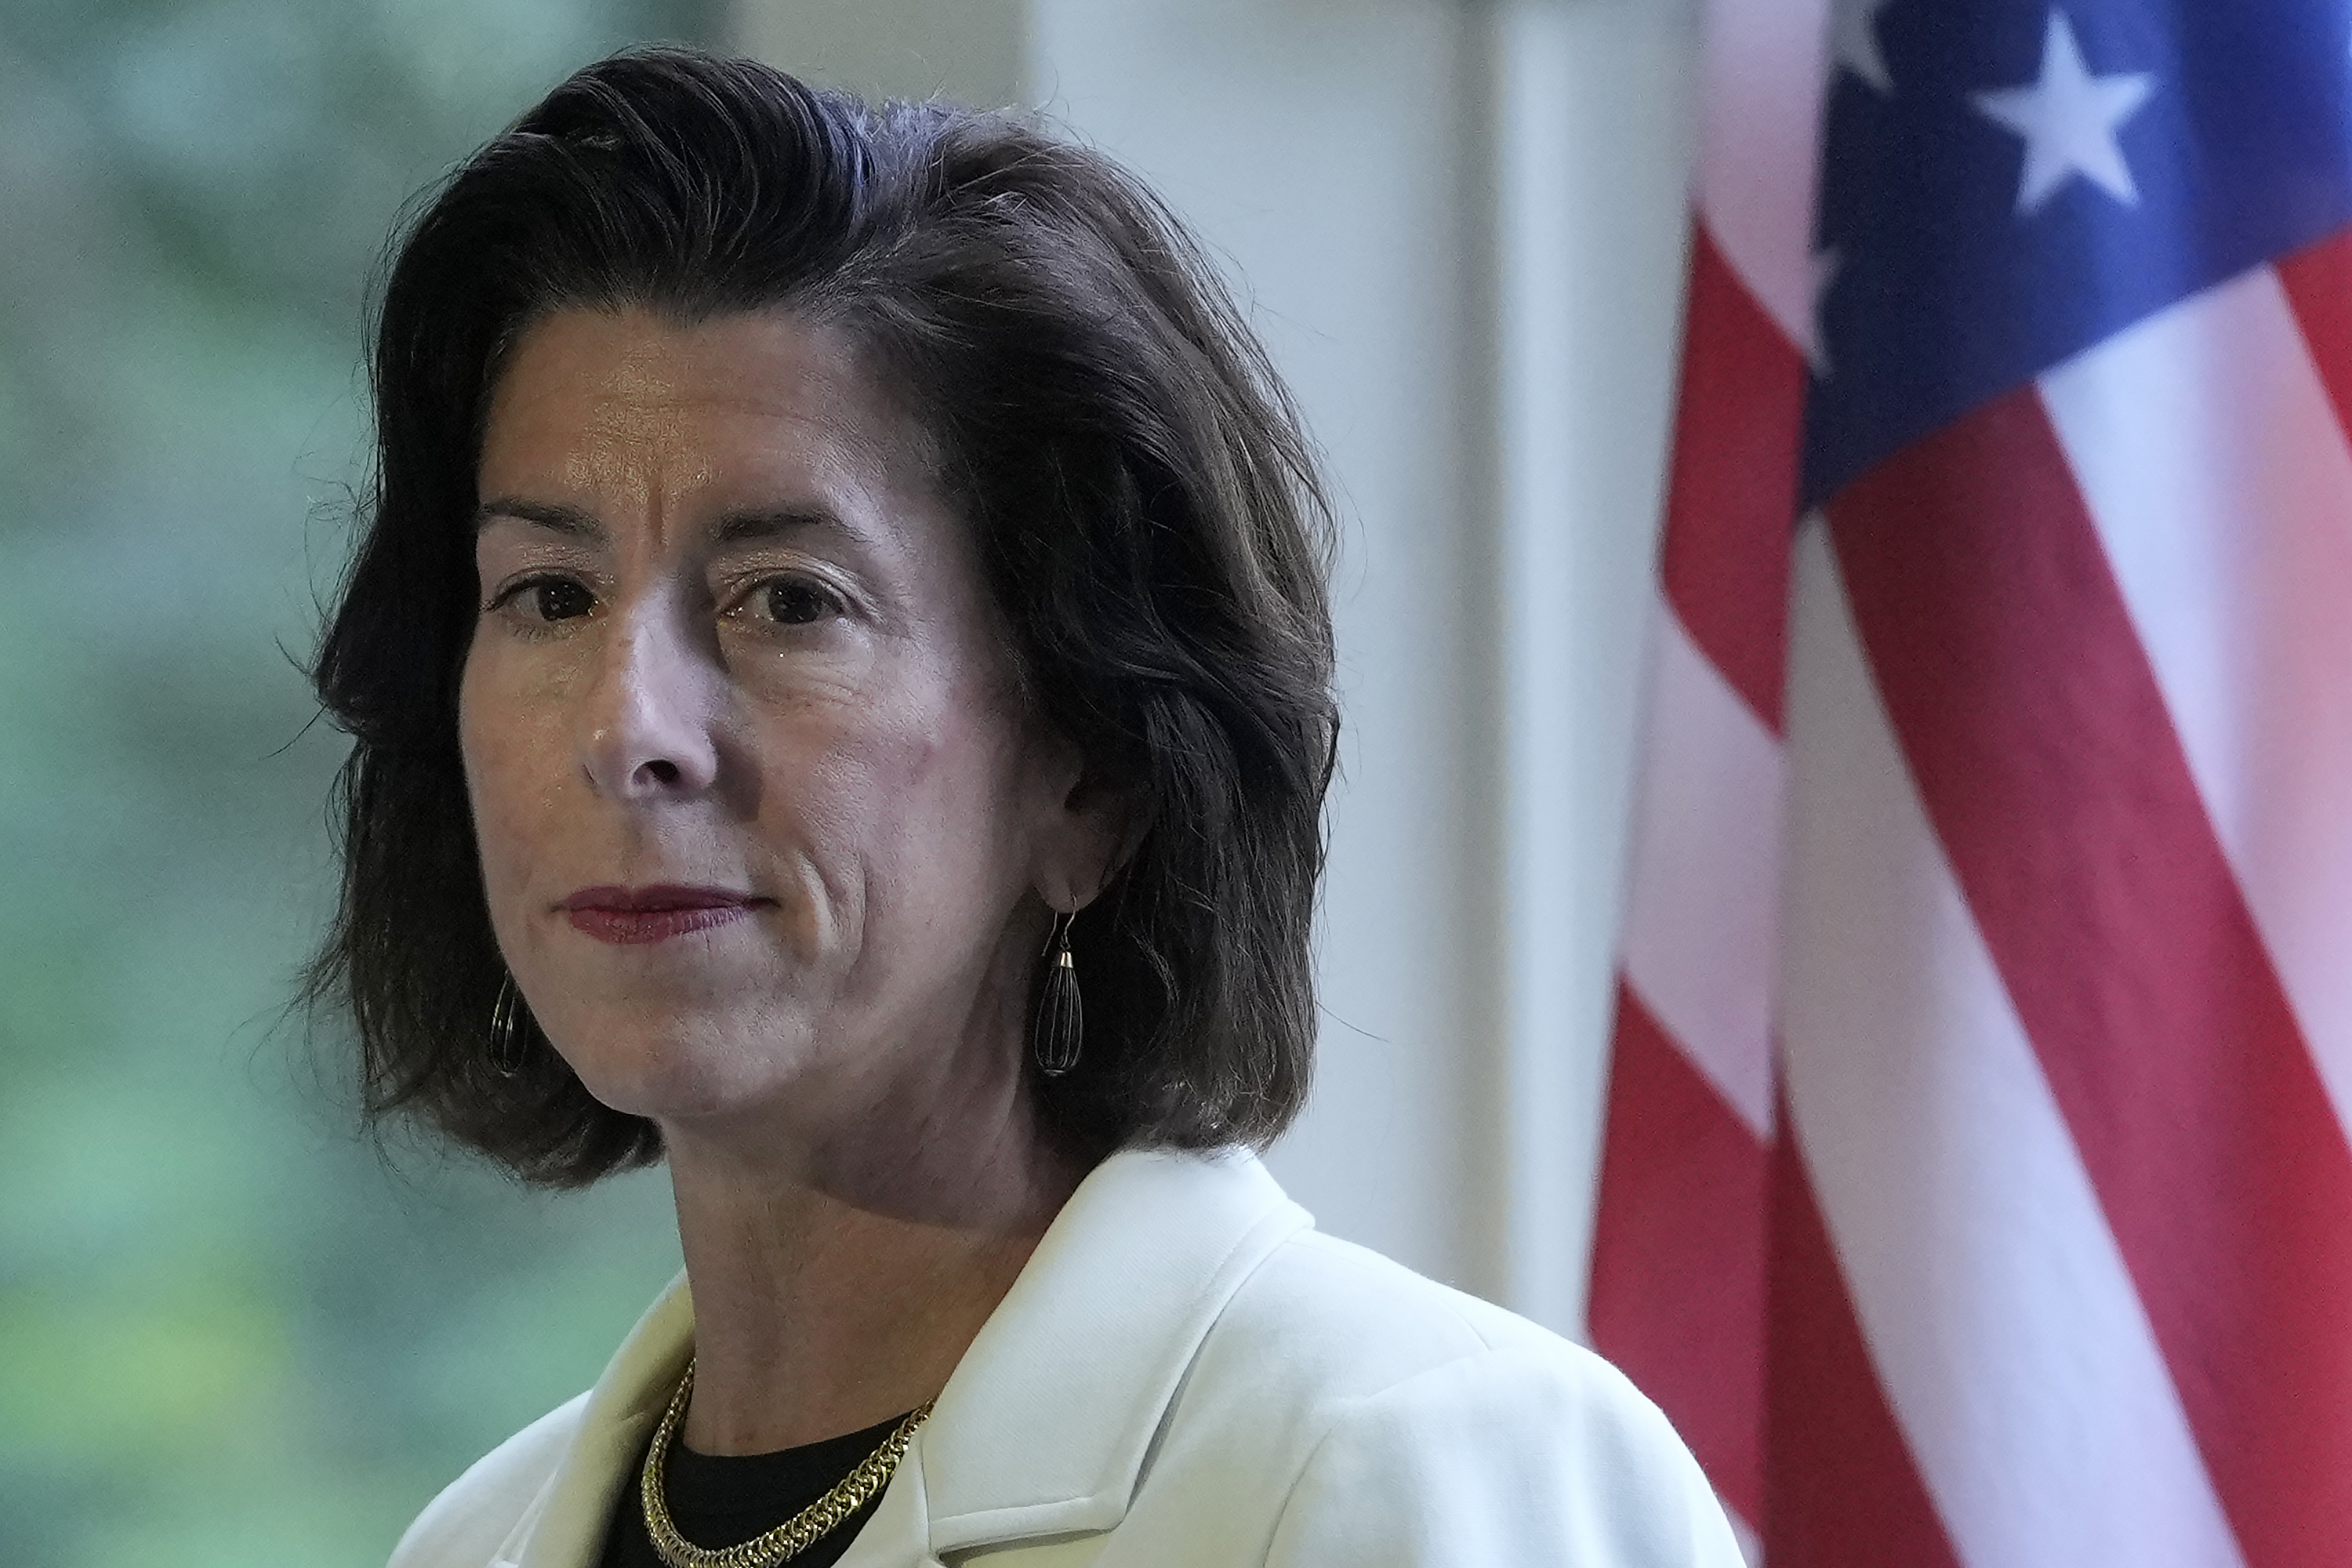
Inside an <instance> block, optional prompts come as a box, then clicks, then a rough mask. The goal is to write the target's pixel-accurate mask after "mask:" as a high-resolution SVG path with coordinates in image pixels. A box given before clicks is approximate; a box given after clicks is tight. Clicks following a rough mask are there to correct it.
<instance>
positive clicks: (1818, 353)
mask: <svg viewBox="0 0 2352 1568" xmlns="http://www.w3.org/2000/svg"><path fill="white" fill-rule="evenodd" d="M1844 265H1845V258H1844V257H1843V256H1840V255H1839V254H1838V253H1837V252H1836V251H1835V250H1816V251H1814V252H1813V255H1812V259H1811V263H1810V264H1809V265H1808V266H1807V268H1806V270H1807V272H1809V273H1810V274H1811V283H1812V290H1813V313H1812V316H1811V319H1810V320H1809V321H1807V323H1806V324H1807V325H1808V326H1809V327H1811V329H1812V330H1811V331H1810V332H1808V333H1807V334H1806V338H1805V363H1808V364H1810V365H1811V366H1812V370H1813V375H1814V377H1815V379H1817V380H1821V381H1827V380H1828V379H1829V378H1830V345H1829V342H1828V339H1829V333H1828V332H1827V331H1824V330H1823V328H1822V306H1823V305H1825V304H1827V303H1828V302H1829V297H1830V286H1831V285H1832V284H1833V283H1835V282H1836V281H1837V275H1838V269H1839V268H1842V267H1843V266H1844Z"/></svg>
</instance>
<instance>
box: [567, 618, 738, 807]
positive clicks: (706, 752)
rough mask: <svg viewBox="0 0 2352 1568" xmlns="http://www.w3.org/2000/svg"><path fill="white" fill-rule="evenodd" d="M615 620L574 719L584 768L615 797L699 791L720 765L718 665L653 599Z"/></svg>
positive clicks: (650, 798) (601, 789)
mask: <svg viewBox="0 0 2352 1568" xmlns="http://www.w3.org/2000/svg"><path fill="white" fill-rule="evenodd" d="M615 621H616V624H615V625H614V628H613V631H612V633H611V634H610V636H609V637H608V638H607V640H606V642H605V645H604V662H603V667H602V668H600V669H599V671H598V672H597V677H596V684H595V688H594V689H593V692H592V694H591V696H590V699H589V701H588V704H587V710H586V712H585V714H584V715H583V721H582V723H581V726H580V762H581V766H582V769H583V771H584V772H585V773H587V775H588V782H589V784H591V785H592V786H593V787H594V789H595V790H596V792H597V793H598V794H599V795H604V796H606V797H607V798H609V799H613V800H625V801H656V800H661V799H664V798H669V797H677V798H685V797H688V796H692V795H699V794H701V793H702V792H704V791H706V790H708V789H709V788H710V787H711V785H712V784H714V783H715V782H716V781H717V777H718V772H719V748H718V745H717V742H716V740H715V738H714V736H713V734H712V724H713V723H714V721H715V718H716V709H717V691H716V689H715V679H714V678H715V676H716V674H717V671H716V669H715V668H713V667H712V662H711V660H710V659H709V658H706V657H704V655H703V654H702V652H701V650H699V649H698V648H697V647H695V646H694V643H693V639H692V637H691V636H690V635H689V634H688V630H687V628H686V627H685V626H683V625H682V624H681V622H680V620H679V618H678V617H677V616H676V615H675V614H672V613H670V611H669V609H668V607H667V606H666V605H662V604H661V603H659V602H658V601H657V600H656V601H653V602H647V603H645V604H641V605H635V606H632V607H631V609H630V610H629V611H628V612H627V613H625V614H624V615H622V616H617V617H615Z"/></svg>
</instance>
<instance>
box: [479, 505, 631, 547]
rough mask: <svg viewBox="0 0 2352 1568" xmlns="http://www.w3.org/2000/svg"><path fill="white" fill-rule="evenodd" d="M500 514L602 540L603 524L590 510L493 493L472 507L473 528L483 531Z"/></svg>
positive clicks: (576, 535)
mask: <svg viewBox="0 0 2352 1568" xmlns="http://www.w3.org/2000/svg"><path fill="white" fill-rule="evenodd" d="M502 517H510V518H513V519H515V520H516V521H519V522H528V523H533V524H536V525H537V526H539V527H541V528H544V529H547V530H549V531H551V532H555V533H561V534H563V535H565V536H566V537H568V538H572V539H585V540H589V541H591V542H599V543H601V542H603V540H604V524H603V523H601V522H598V521H596V518H595V515H594V514H593V513H592V512H588V511H583V510H581V509H580V508H578V507H576V506H560V505H552V504H550V503H548V502H545V501H535V500H516V499H515V498H513V497H511V496H493V497H492V498H491V499H490V500H486V501H484V502H483V503H482V504H481V505H479V506H478V507H476V508H475V509H474V531H475V532H476V533H479V532H481V531H482V530H484V529H486V528H488V527H489V526H490V524H491V523H493V522H495V521H498V520H499V518H502Z"/></svg>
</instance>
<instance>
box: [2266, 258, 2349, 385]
mask: <svg viewBox="0 0 2352 1568" xmlns="http://www.w3.org/2000/svg"><path fill="white" fill-rule="evenodd" d="M2278 275H2279V281H2280V282H2281V283H2284V285H2285V286H2286V297H2287V302H2288V303H2289V304H2291V305H2292V306H2294V316H2295V321H2296V322H2297V323H2298V324H2299V325H2300V326H2301V327H2302V328H2303V339H2304V342H2306V343H2308V344H2310V345H2311V358H2312V363H2314V364H2315V365H2317V366H2318V367H2319V379H2320V381H2321V382H2322V383H2324V384H2326V387H2327V396H2328V400H2329V401H2330V402H2332V403H2334V404H2335V405H2336V423H2337V424H2339V425H2341V426H2343V427H2344V428H2345V429H2346V430H2347V431H2352V229H2345V230H2342V231H2340V232H2338V233H2336V234H2335V235H2333V236H2331V237H2328V238H2326V239H2323V240H2321V241H2320V242H2319V243H2318V244H2317V245H2315V246H2311V247H2308V248H2306V249H2304V250H2299V251H2297V252H2295V254H2294V255H2293V256H2290V257H2288V258H2286V259H2285V260H2284V261H2281V262H2280V263H2278Z"/></svg>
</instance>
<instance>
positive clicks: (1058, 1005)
mask: <svg viewBox="0 0 2352 1568" xmlns="http://www.w3.org/2000/svg"><path fill="white" fill-rule="evenodd" d="M1077 918H1078V917H1077V915H1076V912H1075V911H1074V912H1072V913H1070V914H1066V915H1056V916H1055V917H1054V929H1053V931H1052V932H1051V933H1050V934H1048V935H1047V937H1046V938H1045V986H1044V988H1043V989H1042V990H1041V991H1040V992H1039V993H1038V995H1037V1022H1036V1026H1034V1028H1033V1029H1032V1030H1031V1031H1030V1037H1029V1048H1030V1050H1031V1051H1032V1052H1033V1053H1034V1055H1035V1056H1036V1058H1037V1070H1038V1071H1039V1072H1041V1073H1044V1074H1045V1076H1046V1077H1047V1078H1059V1077H1061V1076H1062V1075H1063V1074H1064V1073H1066V1072H1067V1071H1069V1070H1070V1069H1071V1068H1074V1067H1076V1066H1077V1065H1078V1051H1079V1049H1080V1047H1083V1046H1084V1045H1085V1044H1086V1037H1087V1012H1086V1008H1085V1007H1084V1006H1082V1005H1080V1004H1079V1002H1078V966H1077V964H1076V963H1075V962H1073V961H1072V959H1071V957H1070V927H1071V926H1072V925H1073V924H1074V923H1076V921H1077Z"/></svg>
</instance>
